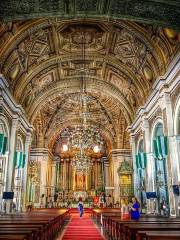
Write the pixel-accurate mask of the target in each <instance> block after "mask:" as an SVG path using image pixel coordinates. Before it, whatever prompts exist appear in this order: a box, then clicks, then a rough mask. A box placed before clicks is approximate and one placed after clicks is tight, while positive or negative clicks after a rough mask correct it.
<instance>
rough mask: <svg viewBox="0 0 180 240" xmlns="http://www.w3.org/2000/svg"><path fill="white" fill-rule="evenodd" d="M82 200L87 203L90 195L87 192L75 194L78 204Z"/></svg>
mask: <svg viewBox="0 0 180 240" xmlns="http://www.w3.org/2000/svg"><path fill="white" fill-rule="evenodd" d="M80 197H81V198H82V201H85V200H86V199H87V198H88V194H87V192H86V191H77V192H74V199H75V200H76V201H77V202H78V201H79V198H80Z"/></svg>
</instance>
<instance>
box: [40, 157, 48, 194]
mask: <svg viewBox="0 0 180 240" xmlns="http://www.w3.org/2000/svg"><path fill="white" fill-rule="evenodd" d="M38 161H39V162H40V163H41V177H40V179H41V180H40V196H41V195H42V194H44V195H45V197H46V187H47V163H48V155H44V156H39V157H38Z"/></svg>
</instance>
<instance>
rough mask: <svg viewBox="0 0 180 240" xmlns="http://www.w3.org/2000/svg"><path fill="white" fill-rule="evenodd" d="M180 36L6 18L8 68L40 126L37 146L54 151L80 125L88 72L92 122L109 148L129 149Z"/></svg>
mask: <svg viewBox="0 0 180 240" xmlns="http://www.w3.org/2000/svg"><path fill="white" fill-rule="evenodd" d="M82 35H83V36H84V39H85V52H84V53H83V54H84V55H83V54H82ZM179 39H180V35H179V34H178V33H177V32H176V31H174V30H172V29H169V28H162V27H157V26H153V25H145V24H140V23H135V22H134V23H133V22H130V21H124V20H112V21H106V20H104V21H102V20H100V19H96V18H92V19H88V20H83V21H82V19H76V20H62V19H61V20H60V19H58V18H49V19H48V18H47V19H34V20H26V21H13V22H6V23H5V22H4V23H1V24H0V71H1V72H2V73H3V74H4V76H5V77H6V79H7V80H8V82H9V85H10V90H11V92H12V94H13V95H14V97H15V99H16V101H17V102H18V103H19V104H21V105H22V106H23V108H24V109H25V112H26V115H27V117H28V119H29V121H30V122H31V123H32V124H33V125H34V126H35V129H36V139H35V140H34V144H35V145H36V146H40V147H43V146H45V145H49V146H50V148H53V144H54V143H55V141H56V139H57V137H58V136H59V134H60V132H61V130H62V129H63V128H64V127H67V126H75V125H77V124H78V122H79V121H80V116H79V102H78V98H79V95H80V94H81V86H82V76H83V78H84V80H85V81H86V91H87V94H89V95H90V96H91V97H92V98H93V100H92V101H91V104H90V107H89V112H90V116H91V118H90V119H89V120H88V121H89V122H91V124H94V125H98V126H99V128H100V129H101V131H102V134H103V135H104V136H105V139H107V141H108V142H109V143H111V144H109V146H110V145H111V147H112V146H113V147H119V148H128V147H129V140H128V135H127V133H126V128H127V127H128V125H129V124H131V122H132V121H133V119H134V117H135V114H136V111H137V110H138V108H139V107H140V106H142V105H143V104H144V103H145V102H146V100H147V98H148V96H149V95H150V93H151V91H152V85H153V83H154V81H155V80H156V79H157V77H158V76H161V75H163V74H164V73H165V71H166V69H167V67H168V65H169V63H170V61H172V59H173V58H174V57H175V56H176V55H177V54H178V52H179V49H180V44H179ZM82 55H83V56H82Z"/></svg>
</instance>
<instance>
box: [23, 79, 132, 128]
mask: <svg viewBox="0 0 180 240" xmlns="http://www.w3.org/2000/svg"><path fill="white" fill-rule="evenodd" d="M86 82H87V85H86V87H87V92H88V93H92V94H94V93H97V94H98V93H99V92H100V91H101V92H103V94H105V95H107V96H110V97H111V98H112V99H114V101H115V102H118V103H119V104H120V105H121V106H122V110H123V112H124V114H125V115H126V117H127V122H128V124H129V123H131V122H132V119H133V116H134V114H135V112H134V109H133V108H132V106H131V105H130V104H129V102H128V101H127V99H126V98H125V97H124V96H123V94H122V93H121V92H120V91H119V89H118V88H117V87H115V86H113V85H112V84H110V83H108V82H104V81H102V80H101V79H97V78H90V77H89V78H88V79H87V81H86ZM80 90H81V79H74V77H71V78H70V79H66V80H63V81H60V82H54V83H53V84H52V83H51V84H50V86H47V87H46V88H45V89H43V91H42V92H39V94H38V95H37V96H36V98H35V99H34V101H32V102H31V103H30V104H29V108H28V109H27V112H28V115H29V120H30V122H33V121H34V119H35V117H36V114H37V113H38V111H39V110H40V109H41V108H42V107H43V106H44V105H46V104H47V103H48V102H49V100H50V99H53V98H54V97H55V96H59V95H62V96H63V95H66V94H72V93H74V92H80Z"/></svg>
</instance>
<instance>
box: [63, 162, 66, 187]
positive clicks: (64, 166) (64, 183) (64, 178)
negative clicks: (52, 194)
mask: <svg viewBox="0 0 180 240" xmlns="http://www.w3.org/2000/svg"><path fill="white" fill-rule="evenodd" d="M63 190H66V159H64V163H63Z"/></svg>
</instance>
